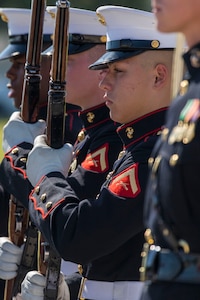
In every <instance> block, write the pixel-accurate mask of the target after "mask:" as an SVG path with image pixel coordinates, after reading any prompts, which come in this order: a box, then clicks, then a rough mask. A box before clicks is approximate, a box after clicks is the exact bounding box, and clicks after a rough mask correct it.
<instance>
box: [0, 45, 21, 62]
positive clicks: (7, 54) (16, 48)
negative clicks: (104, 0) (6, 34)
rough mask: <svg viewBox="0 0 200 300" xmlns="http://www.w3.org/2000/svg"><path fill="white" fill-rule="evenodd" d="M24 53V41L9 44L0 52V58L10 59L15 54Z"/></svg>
mask: <svg viewBox="0 0 200 300" xmlns="http://www.w3.org/2000/svg"><path fill="white" fill-rule="evenodd" d="M25 53H26V44H24V43H23V44H22V43H16V44H9V45H8V46H7V47H6V48H5V49H4V50H3V51H2V52H1V53H0V60H4V59H10V58H12V57H15V56H19V55H23V54H25Z"/></svg>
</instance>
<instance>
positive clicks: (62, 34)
mask: <svg viewBox="0 0 200 300" xmlns="http://www.w3.org/2000/svg"><path fill="white" fill-rule="evenodd" d="M56 5H57V12H56V21H55V31H54V38H53V55H52V64H51V78H50V82H49V97H48V109H47V144H48V145H49V146H50V147H52V148H55V149H57V148H61V147H62V146H63V145H64V136H65V113H66V103H65V98H66V80H65V77H66V65H67V57H68V26H69V7H70V3H69V2H68V1H57V2H56ZM41 245H43V247H41V254H42V255H43V259H42V260H41V258H40V261H41V263H42V265H41V269H40V271H41V273H42V274H44V275H45V276H46V287H45V291H44V299H45V300H47V299H52V300H55V299H56V298H57V293H58V285H59V282H58V281H59V275H60V265H61V257H60V256H59V254H58V253H57V252H56V251H55V250H54V249H52V248H50V247H49V245H48V243H47V242H45V241H43V243H41ZM45 266H46V268H45Z"/></svg>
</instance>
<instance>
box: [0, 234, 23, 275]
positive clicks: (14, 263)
mask: <svg viewBox="0 0 200 300" xmlns="http://www.w3.org/2000/svg"><path fill="white" fill-rule="evenodd" d="M22 252H23V246H22V247H18V246H16V245H14V244H13V243H12V242H11V240H10V239H9V238H8V237H0V278H2V279H4V280H9V279H12V278H14V277H16V276H17V270H18V266H19V264H20V261H21V257H22Z"/></svg>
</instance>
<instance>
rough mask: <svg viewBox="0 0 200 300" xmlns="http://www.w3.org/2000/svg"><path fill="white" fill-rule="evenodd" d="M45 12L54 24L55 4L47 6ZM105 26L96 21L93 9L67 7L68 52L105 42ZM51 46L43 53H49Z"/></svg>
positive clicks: (82, 49) (76, 51)
mask: <svg viewBox="0 0 200 300" xmlns="http://www.w3.org/2000/svg"><path fill="white" fill-rule="evenodd" d="M46 10H47V12H48V13H49V14H50V15H51V16H52V22H53V23H54V24H55V17H56V10H57V7H56V6H47V8H46ZM105 42H106V28H105V27H104V26H102V25H101V23H99V21H98V17H97V15H96V12H95V11H91V10H86V9H80V8H74V7H70V9H69V54H70V55H71V54H76V53H80V52H83V51H86V50H88V49H90V48H91V47H93V46H94V45H96V44H102V43H103V44H105ZM52 50H53V48H52V47H50V48H48V49H47V50H46V51H45V52H43V54H47V55H51V54H52Z"/></svg>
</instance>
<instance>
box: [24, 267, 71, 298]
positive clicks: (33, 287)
mask: <svg viewBox="0 0 200 300" xmlns="http://www.w3.org/2000/svg"><path fill="white" fill-rule="evenodd" d="M45 282H46V278H45V276H43V275H42V274H41V273H39V272H37V271H30V272H28V273H27V274H26V276H25V278H24V280H23V282H22V284H21V299H22V300H43V298H44V288H45ZM55 300H70V293H69V288H68V285H67V283H66V282H65V280H64V277H63V274H62V273H60V278H59V286H58V296H57V299H55Z"/></svg>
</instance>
